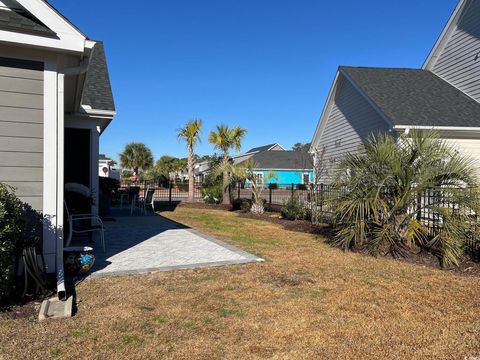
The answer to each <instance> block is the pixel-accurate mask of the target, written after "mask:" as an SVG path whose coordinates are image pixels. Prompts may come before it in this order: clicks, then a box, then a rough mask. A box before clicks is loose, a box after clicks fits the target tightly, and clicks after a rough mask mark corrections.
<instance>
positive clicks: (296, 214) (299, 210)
mask: <svg viewBox="0 0 480 360" xmlns="http://www.w3.org/2000/svg"><path fill="white" fill-rule="evenodd" d="M306 215H307V211H306V209H305V204H304V203H303V201H301V200H300V198H299V197H298V196H293V197H291V198H290V199H288V200H287V201H286V202H285V203H284V204H283V207H282V217H283V218H285V219H287V220H303V219H305V218H306Z"/></svg>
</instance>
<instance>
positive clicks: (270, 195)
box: [268, 185, 272, 209]
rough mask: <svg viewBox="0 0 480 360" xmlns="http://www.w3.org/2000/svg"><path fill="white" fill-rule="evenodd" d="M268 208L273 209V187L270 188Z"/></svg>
mask: <svg viewBox="0 0 480 360" xmlns="http://www.w3.org/2000/svg"><path fill="white" fill-rule="evenodd" d="M268 206H269V208H270V209H271V208H272V186H270V185H269V186H268Z"/></svg>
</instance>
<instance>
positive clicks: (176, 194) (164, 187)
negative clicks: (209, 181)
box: [120, 180, 203, 204]
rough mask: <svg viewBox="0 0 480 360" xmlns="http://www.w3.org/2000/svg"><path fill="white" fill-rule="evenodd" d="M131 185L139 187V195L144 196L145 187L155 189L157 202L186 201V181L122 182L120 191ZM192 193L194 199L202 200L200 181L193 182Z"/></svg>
mask: <svg viewBox="0 0 480 360" xmlns="http://www.w3.org/2000/svg"><path fill="white" fill-rule="evenodd" d="M131 187H138V188H139V196H140V197H143V196H144V194H145V192H146V191H147V189H155V193H154V195H153V197H154V199H155V201H158V202H168V203H169V204H172V203H174V202H181V201H186V200H187V199H188V183H181V182H178V183H174V182H171V183H169V184H162V183H158V182H157V181H154V180H146V181H138V182H136V183H132V182H122V184H121V187H120V189H121V191H125V190H126V189H128V188H131ZM193 194H194V196H193V198H194V200H195V201H201V200H203V197H202V184H201V183H195V185H194V192H193Z"/></svg>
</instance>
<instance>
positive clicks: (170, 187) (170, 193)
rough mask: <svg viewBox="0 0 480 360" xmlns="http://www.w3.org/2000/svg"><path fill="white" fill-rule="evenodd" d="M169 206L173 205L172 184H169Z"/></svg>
mask: <svg viewBox="0 0 480 360" xmlns="http://www.w3.org/2000/svg"><path fill="white" fill-rule="evenodd" d="M168 205H170V206H171V205H172V183H168Z"/></svg>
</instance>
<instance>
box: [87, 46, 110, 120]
mask: <svg viewBox="0 0 480 360" xmlns="http://www.w3.org/2000/svg"><path fill="white" fill-rule="evenodd" d="M82 104H83V105H89V106H90V107H91V108H92V109H95V110H111V111H114V110H115V103H114V100H113V94H112V87H111V85H110V77H109V75H108V67H107V59H106V57H105V49H104V47H103V42H101V41H97V43H96V44H95V47H94V48H93V53H92V56H91V59H90V65H89V67H88V71H87V75H86V78H85V86H84V89H83V97H82Z"/></svg>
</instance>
